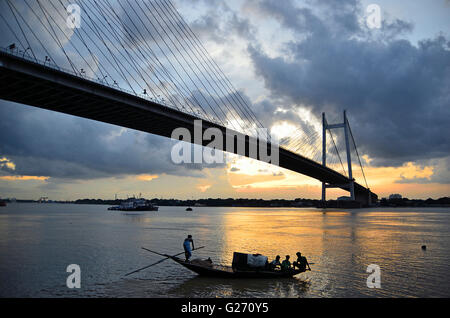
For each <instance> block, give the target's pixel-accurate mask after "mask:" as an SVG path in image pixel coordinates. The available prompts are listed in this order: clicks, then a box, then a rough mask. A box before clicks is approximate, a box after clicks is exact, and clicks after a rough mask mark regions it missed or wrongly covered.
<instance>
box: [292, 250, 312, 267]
mask: <svg viewBox="0 0 450 318" xmlns="http://www.w3.org/2000/svg"><path fill="white" fill-rule="evenodd" d="M296 255H297V261H295V262H294V263H292V265H293V266H294V269H295V268H296V267H298V269H300V270H302V271H305V270H306V266H308V269H309V270H311V268H310V267H309V263H308V260H307V259H306V257H304V256H302V253H300V252H297V254H296Z"/></svg>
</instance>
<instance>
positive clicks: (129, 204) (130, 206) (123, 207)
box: [108, 199, 159, 211]
mask: <svg viewBox="0 0 450 318" xmlns="http://www.w3.org/2000/svg"><path fill="white" fill-rule="evenodd" d="M158 209H159V207H158V206H156V205H154V204H153V203H151V202H150V201H149V200H145V199H128V200H126V201H124V202H122V203H120V205H118V206H112V207H110V208H108V210H109V211H158Z"/></svg>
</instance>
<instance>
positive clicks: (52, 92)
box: [0, 51, 377, 202]
mask: <svg viewBox="0 0 450 318" xmlns="http://www.w3.org/2000/svg"><path fill="white" fill-rule="evenodd" d="M0 98H1V99H4V100H8V101H12V102H16V103H20V104H26V105H30V106H34V107H39V108H44V109H49V110H53V111H58V112H62V113H66V114H70V115H74V116H79V117H83V118H88V119H93V120H98V121H101V122H105V123H110V124H114V125H118V126H122V127H127V128H132V129H136V130H140V131H144V132H148V133H152V134H156V135H160V136H165V137H169V138H170V136H171V134H172V131H173V130H174V129H176V128H179V127H184V128H187V129H188V130H189V131H190V132H191V135H192V136H193V131H194V120H198V119H200V118H197V117H195V116H192V115H190V114H186V113H183V112H180V111H178V110H175V109H173V108H170V107H167V106H165V105H161V104H158V103H156V102H152V101H150V100H147V99H143V98H140V97H138V96H135V95H132V94H129V93H126V92H123V91H120V90H117V89H114V88H112V87H109V86H105V85H102V84H100V83H96V82H93V81H91V80H88V79H85V78H82V77H79V76H75V75H72V74H69V73H67V72H63V71H60V70H57V69H54V68H51V67H48V66H43V65H41V64H39V63H35V62H32V61H29V60H27V59H23V58H20V57H17V56H14V55H11V54H8V53H6V52H2V51H0ZM202 125H203V130H205V129H207V128H210V127H214V128H218V129H220V130H221V131H222V132H223V133H224V138H226V134H227V133H228V134H230V133H232V134H233V135H238V136H241V138H245V143H246V156H247V157H248V153H249V148H250V144H257V143H258V140H257V139H255V138H254V137H250V136H245V135H243V134H241V133H239V132H234V131H231V130H229V129H228V130H226V129H225V128H224V127H222V126H220V125H218V124H216V123H213V122H210V121H206V120H202ZM207 143H208V142H206V141H204V142H203V146H206V145H207ZM223 144H224V145H225V142H224V143H223ZM269 149H270V146H269ZM233 152H234V153H237V149H236V148H235V149H234V151H233ZM279 165H280V167H282V168H286V169H289V170H291V171H295V172H298V173H301V174H304V175H307V176H310V177H312V178H315V179H318V180H320V181H322V182H327V183H331V184H339V185H340V184H346V183H348V182H349V179H348V178H347V177H346V176H344V175H342V174H340V173H338V172H336V171H334V170H332V169H330V168H328V167H324V166H322V165H320V164H318V163H317V162H315V161H312V160H310V159H308V158H306V157H303V156H301V155H299V154H296V153H293V152H291V151H288V150H286V149H283V148H280V157H279ZM345 190H347V189H345ZM355 196H356V198H357V200H359V201H361V202H366V201H367V199H368V190H367V189H366V188H364V187H363V186H361V185H360V184H358V183H355ZM371 196H372V201H374V202H375V200H376V199H377V196H376V194H374V193H371Z"/></svg>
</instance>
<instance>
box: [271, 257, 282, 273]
mask: <svg viewBox="0 0 450 318" xmlns="http://www.w3.org/2000/svg"><path fill="white" fill-rule="evenodd" d="M280 258H281V257H280V255H277V257H275V259H274V260H273V261H272V262H270V264H269V269H271V270H274V269H275V268H277V266H280V267H281V263H280Z"/></svg>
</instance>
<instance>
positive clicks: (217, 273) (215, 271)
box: [164, 254, 305, 278]
mask: <svg viewBox="0 0 450 318" xmlns="http://www.w3.org/2000/svg"><path fill="white" fill-rule="evenodd" d="M164 256H166V257H168V258H170V259H172V260H173V261H175V262H177V263H178V264H180V265H182V266H184V267H186V268H187V269H189V270H191V271H193V272H195V273H197V274H198V275H200V276H207V277H220V278H290V277H293V276H295V275H297V274H300V273H303V272H305V270H300V269H295V270H294V269H290V270H289V271H281V270H269V269H264V268H262V269H256V268H255V269H248V270H237V269H236V268H233V267H231V266H225V265H219V264H214V263H212V261H211V260H199V259H194V260H192V261H188V262H186V261H185V260H183V259H181V258H179V257H176V256H170V255H167V254H164Z"/></svg>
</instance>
